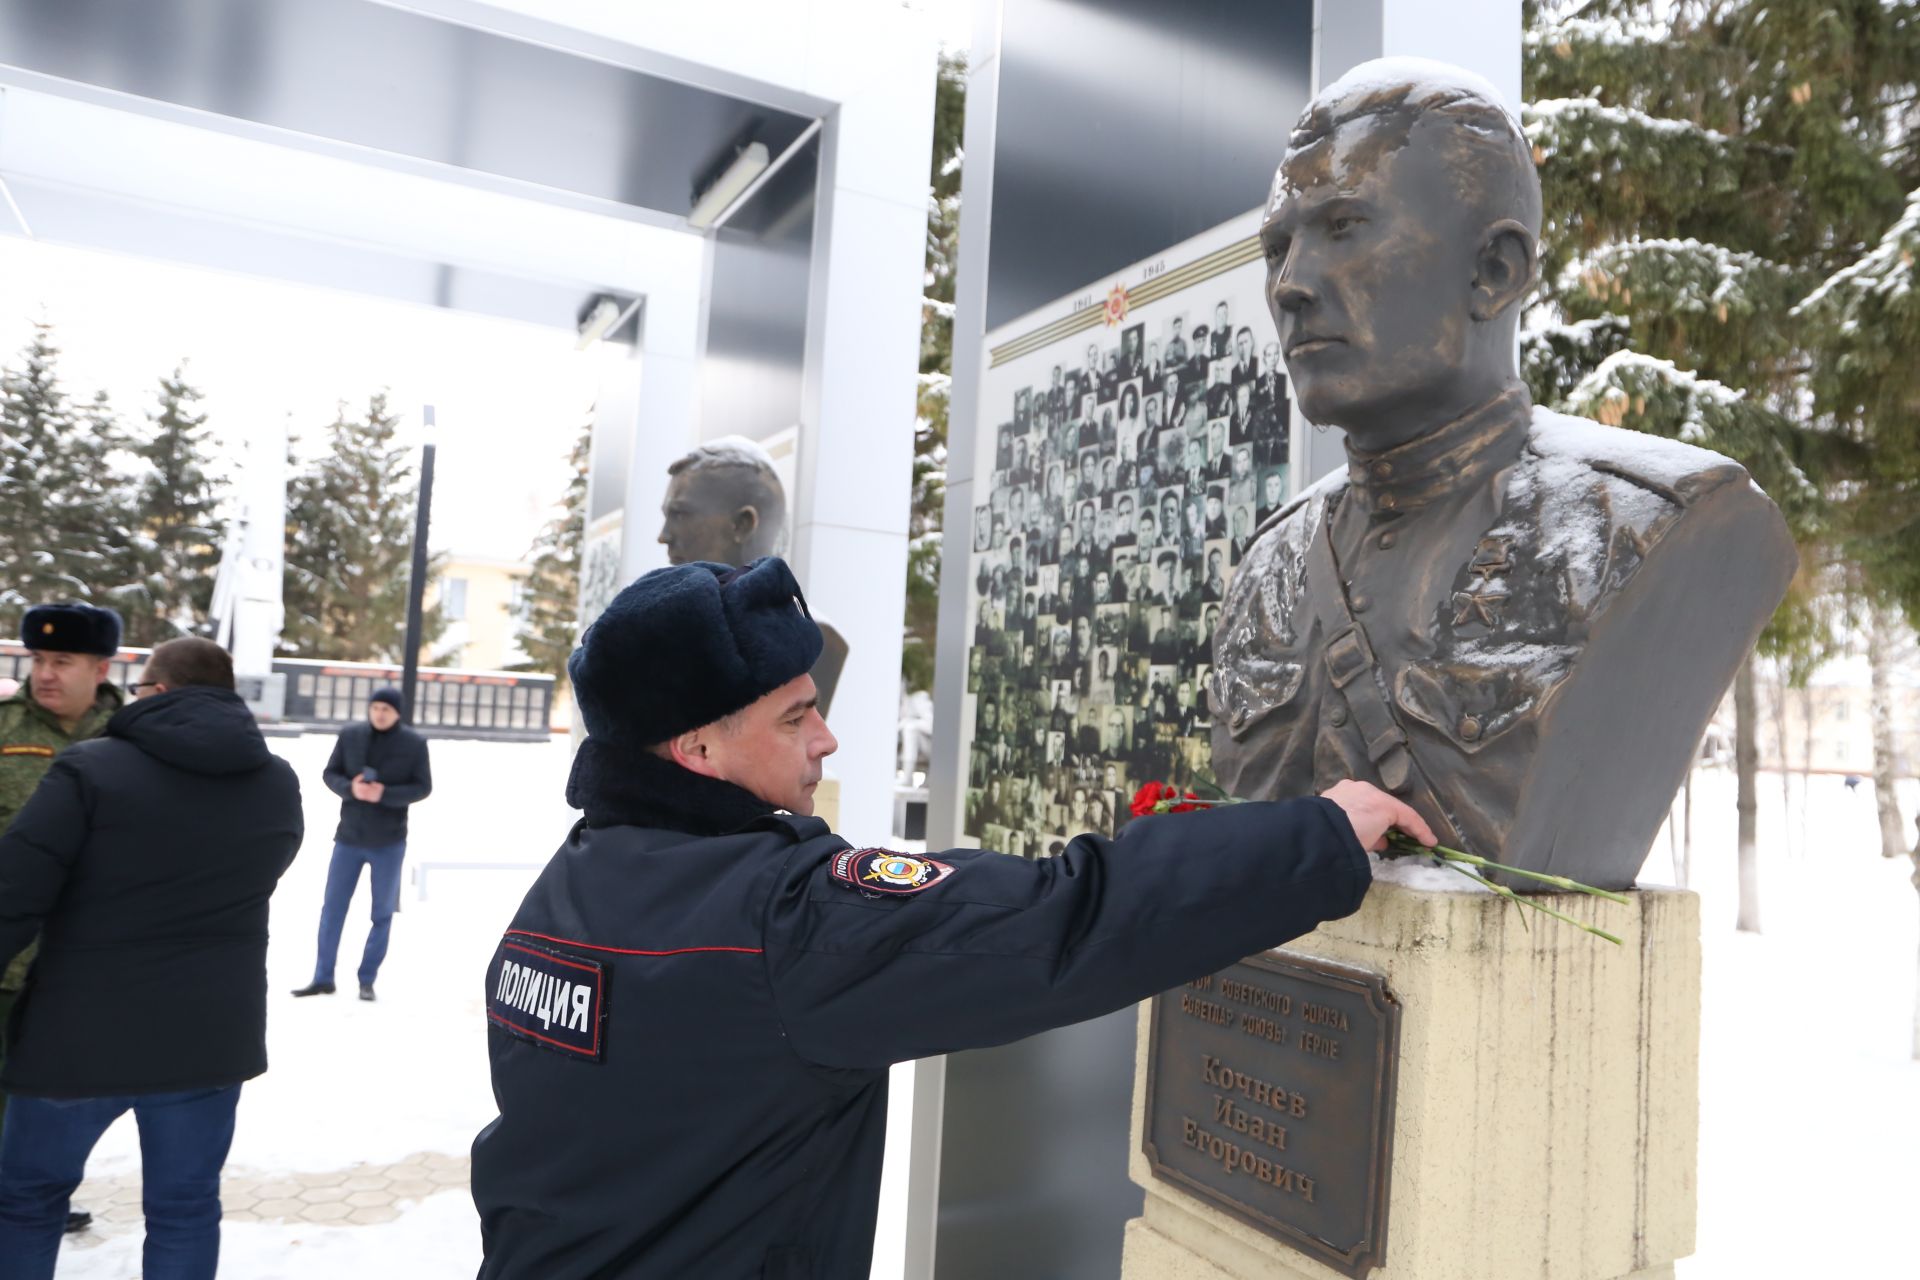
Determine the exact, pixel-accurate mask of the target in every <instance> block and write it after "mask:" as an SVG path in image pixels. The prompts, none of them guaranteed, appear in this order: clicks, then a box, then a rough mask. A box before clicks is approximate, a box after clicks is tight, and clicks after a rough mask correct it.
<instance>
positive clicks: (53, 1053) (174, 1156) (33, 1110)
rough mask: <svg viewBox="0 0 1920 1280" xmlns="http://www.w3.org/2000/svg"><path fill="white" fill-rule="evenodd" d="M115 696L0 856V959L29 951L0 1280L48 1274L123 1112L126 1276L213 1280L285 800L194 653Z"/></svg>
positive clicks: (261, 1045)
mask: <svg viewBox="0 0 1920 1280" xmlns="http://www.w3.org/2000/svg"><path fill="white" fill-rule="evenodd" d="M134 689H135V692H137V693H144V695H145V696H143V697H140V698H139V699H138V700H137V701H135V702H133V703H132V704H130V705H129V706H127V707H125V708H123V709H122V710H120V711H119V712H117V713H115V715H114V716H113V718H112V719H111V720H110V721H108V723H107V729H106V734H105V736H104V737H100V738H95V739H93V740H91V741H88V742H83V743H80V744H78V745H77V746H73V747H70V748H68V749H67V750H66V751H63V752H62V753H61V754H60V755H59V756H58V757H57V758H56V759H55V760H54V762H53V767H52V768H51V769H49V770H48V772H47V776H46V778H45V780H43V781H42V782H41V784H40V786H39V788H38V789H37V790H36V791H35V792H34V793H33V798H32V799H31V800H29V801H28V802H27V804H26V807H25V808H23V809H22V810H21V811H20V814H19V816H18V817H16V818H15V819H14V820H13V825H12V826H11V827H10V828H9V829H8V830H7V834H6V835H5V837H3V838H0V956H11V955H13V954H14V953H15V952H17V951H18V950H20V948H21V947H23V946H25V945H26V944H27V943H28V942H29V941H30V940H31V939H32V938H33V937H34V936H35V935H36V934H38V935H39V937H40V953H39V956H38V958H37V959H35V961H34V963H33V967H32V969H30V970H29V971H28V974H27V984H26V989H25V990H24V991H23V992H22V994H21V997H20V1001H19V1003H18V1004H17V1005H16V1006H15V1008H14V1011H13V1016H12V1019H11V1023H10V1025H9V1027H8V1036H7V1042H8V1055H7V1063H6V1068H5V1071H4V1073H3V1074H0V1086H3V1087H4V1088H5V1089H6V1091H7V1092H8V1093H9V1094H10V1095H12V1101H11V1104H10V1106H9V1108H8V1114H7V1125H6V1130H5V1133H4V1135H0V1280H48V1278H49V1277H51V1276H52V1275H53V1268H54V1258H55V1254H56V1252H57V1250H58V1248H59V1242H60V1235H61V1228H62V1226H63V1225H64V1220H65V1218H66V1213H67V1201H68V1197H69V1196H70V1195H71V1194H72V1192H73V1189H74V1188H75V1187H76V1186H78V1185H79V1183H80V1179H81V1176H82V1174H83V1172H84V1171H85V1167H86V1160H87V1155H88V1153H89V1152H90V1151H92V1149H93V1145H94V1143H95V1142H97V1141H98V1140H99V1137H100V1135H101V1134H102V1133H104V1132H105V1131H106V1129H107V1126H108V1125H110V1124H112V1123H113V1121H114V1120H115V1119H117V1118H118V1117H119V1116H121V1115H122V1114H124V1113H125V1112H127V1111H129V1110H131V1111H132V1112H133V1113H134V1117H135V1119H136V1120H137V1121H138V1123H139V1125H140V1149H141V1156H142V1164H143V1173H144V1182H145V1185H144V1189H143V1195H144V1202H145V1207H146V1218H147V1237H146V1251H145V1274H146V1275H148V1276H149V1277H155V1278H157V1277H161V1276H165V1277H169V1280H200V1278H201V1277H208V1278H210V1277H212V1276H213V1274H214V1269H215V1265H216V1263H217V1260H218V1257H219V1251H220V1167H221V1165H222V1164H223V1163H224V1162H225V1161H226V1157H227V1147H228V1145H229V1144H230V1143H231V1141H232V1139H233V1124H234V1107H235V1105H236V1104H237V1103H238V1101H239V1097H240V1085H241V1082H243V1081H246V1080H251V1079H252V1078H253V1077H255V1076H257V1075H259V1074H260V1073H261V1072H263V1071H265V1070H266V1069H267V1040H266V1022H267V1008H266V999H267V968H266V960H267V900H268V898H269V896H270V895H271V894H272V893H273V889H274V886H275V884H277V883H278V881H279V879H280V876H281V873H282V872H284V871H285V870H286V869H287V867H288V865H289V864H290V863H291V862H292V861H293V856H294V854H295V852H296V851H298V849H299V848H300V836H301V829H302V823H301V816H300V784H299V782H298V781H297V780H296V779H295V777H294V774H293V770H292V769H291V768H290V767H289V766H288V765H287V763H286V762H285V761H283V760H280V759H279V758H277V757H276V756H274V755H273V754H272V753H271V752H269V751H268V750H267V744H266V740H265V739H264V738H262V737H261V736H260V730H259V728H258V727H257V726H256V725H255V724H254V721H253V716H252V715H251V713H249V712H248V710H247V705H246V703H244V702H242V701H241V700H240V698H239V696H238V695H237V694H235V693H234V691H233V663H232V661H231V660H230V659H229V658H228V657H227V654H226V652H225V651H224V650H223V649H221V648H220V646H218V645H216V644H214V643H213V642H212V641H210V640H202V639H198V638H186V639H180V640H169V641H167V642H166V643H165V644H162V645H161V646H160V647H158V648H157V649H155V650H154V651H153V656H152V657H151V659H149V661H148V663H147V669H146V672H145V674H144V676H143V677H142V678H141V680H140V682H139V683H138V684H136V685H135V686H134Z"/></svg>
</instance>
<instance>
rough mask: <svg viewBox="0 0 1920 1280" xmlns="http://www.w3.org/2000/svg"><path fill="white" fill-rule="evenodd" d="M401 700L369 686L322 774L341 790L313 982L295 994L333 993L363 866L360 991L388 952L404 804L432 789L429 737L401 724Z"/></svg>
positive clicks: (366, 990) (403, 848)
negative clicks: (368, 924) (366, 913)
mask: <svg viewBox="0 0 1920 1280" xmlns="http://www.w3.org/2000/svg"><path fill="white" fill-rule="evenodd" d="M405 710H406V705H405V702H404V701H403V699H402V698H401V696H400V691H399V690H398V689H395V688H393V687H391V686H388V687H387V688H384V689H375V690H374V691H373V697H372V698H371V699H370V700H369V701H368V703H367V718H366V720H364V721H362V722H361V723H359V724H350V725H348V726H347V727H346V728H344V729H342V730H341V731H340V738H339V740H338V741H337V742H335V743H334V744H333V755H332V756H331V757H330V758H329V759H328V760H327V768H326V772H325V773H323V774H322V775H321V777H322V778H323V779H324V780H325V781H326V784H327V790H329V791H331V792H333V793H334V794H335V795H337V796H339V797H340V825H339V827H338V828H337V829H336V830H335V831H334V833H333V861H332V862H331V863H329V864H328V866H327V893H326V897H325V898H323V899H322V900H321V903H320V947H319V954H318V956H317V957H316V958H315V960H314V962H313V981H312V982H309V983H308V984H307V985H306V986H304V987H301V988H300V989H299V990H297V991H295V992H294V993H293V994H294V995H296V996H330V995H332V994H333V991H334V986H333V966H334V961H335V959H336V958H337V957H338V956H339V954H340V930H341V929H342V928H343V927H344V926H345V925H346V922H347V906H348V904H350V903H351V902H352V901H353V890H354V887H355V886H356V885H358V884H359V883H360V868H361V867H365V868H366V869H367V889H368V891H369V893H370V894H371V895H372V897H373V927H372V928H371V929H369V930H367V945H366V949H365V950H363V951H362V952H361V953H360V974H359V977H360V998H361V999H362V1000H371V999H373V982H374V979H375V978H378V977H379V976H380V962H381V961H383V960H385V959H386V958H387V938H388V935H389V934H391V933H392V931H393V913H394V912H395V911H397V910H399V908H400V864H401V863H402V862H404V861H406V857H407V807H408V806H409V805H414V804H418V803H419V802H420V801H422V800H425V799H426V798H427V795H428V793H430V792H431V791H432V790H433V771H432V770H431V769H430V768H429V767H428V765H427V740H426V739H425V738H423V737H421V736H420V735H419V734H417V733H415V732H414V731H413V730H412V729H410V728H408V727H407V726H406V725H404V724H401V723H400V718H401V715H402V714H403V713H404V711H405Z"/></svg>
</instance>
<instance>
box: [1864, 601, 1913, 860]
mask: <svg viewBox="0 0 1920 1280" xmlns="http://www.w3.org/2000/svg"><path fill="white" fill-rule="evenodd" d="M1898 626H1899V622H1898V619H1897V618H1896V616H1895V614H1894V611H1893V610H1891V609H1888V608H1886V607H1885V606H1883V605H1875V606H1874V607H1873V609H1872V610H1871V612H1870V614H1869V616H1868V620H1867V669H1868V671H1869V672H1870V673H1871V678H1872V690H1873V692H1872V696H1871V697H1870V698H1869V700H1868V712H1867V714H1868V716H1869V718H1870V719H1871V720H1872V722H1873V798H1874V801H1875V803H1876V804H1878V805H1879V808H1880V856H1881V857H1883V858H1898V857H1900V856H1901V855H1902V854H1904V853H1906V852H1907V840H1906V835H1907V831H1906V824H1905V823H1904V822H1902V821H1901V820H1900V798H1899V796H1897V795H1896V794H1894V789H1893V788H1894V783H1895V782H1896V781H1897V779H1896V778H1895V777H1894V759H1893V681H1892V676H1891V669H1892V666H1893V648H1894V644H1895V643H1896V637H1897V628H1898Z"/></svg>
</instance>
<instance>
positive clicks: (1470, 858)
mask: <svg viewBox="0 0 1920 1280" xmlns="http://www.w3.org/2000/svg"><path fill="white" fill-rule="evenodd" d="M1387 843H1388V844H1389V845H1391V846H1392V848H1393V849H1394V850H1397V851H1398V852H1399V854H1400V855H1401V856H1406V855H1418V854H1430V855H1434V856H1437V857H1440V858H1444V859H1445V860H1446V861H1448V862H1464V863H1466V864H1467V865H1468V866H1470V867H1485V868H1487V869H1488V870H1491V871H1504V872H1506V873H1507V874H1508V875H1514V876H1525V877H1526V878H1527V879H1529V880H1537V881H1539V882H1540V883H1542V884H1550V885H1552V886H1553V887H1554V888H1556V889H1565V890H1567V891H1568V892H1570V893H1587V894H1592V895H1593V896H1594V897H1596V898H1605V899H1606V900H1607V901H1608V902H1617V903H1619V904H1620V905H1621V906H1623V907H1625V906H1631V905H1633V904H1632V901H1631V900H1630V899H1628V898H1626V897H1624V896H1623V895H1621V894H1618V893H1613V892H1610V891H1608V890H1606V889H1596V888H1594V887H1593V886H1592V885H1590V884H1581V883H1580V882H1579V881H1578V880H1569V879H1567V878H1566V877H1565V876H1550V875H1547V874H1546V873H1545V872H1542V871H1526V870H1523V869H1521V868H1520V867H1510V866H1508V865H1506V864H1505V863H1504V862H1494V861H1492V860H1491V859H1489V858H1482V857H1479V856H1478V855H1476V854H1471V853H1462V852H1461V851H1460V850H1458V849H1448V848H1446V847H1444V846H1442V845H1434V846H1433V847H1432V848H1428V847H1427V846H1426V845H1423V844H1421V843H1420V842H1419V841H1418V840H1415V839H1414V838H1413V837H1412V836H1410V835H1407V834H1406V833H1404V832H1401V831H1390V832H1388V833H1387Z"/></svg>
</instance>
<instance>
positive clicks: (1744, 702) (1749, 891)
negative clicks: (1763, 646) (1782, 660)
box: [1733, 654, 1760, 933]
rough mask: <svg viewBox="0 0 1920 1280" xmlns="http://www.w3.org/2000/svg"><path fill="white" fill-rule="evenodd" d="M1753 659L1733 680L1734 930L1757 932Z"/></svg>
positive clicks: (1756, 736) (1756, 753) (1757, 803)
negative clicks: (1735, 793)
mask: <svg viewBox="0 0 1920 1280" xmlns="http://www.w3.org/2000/svg"><path fill="white" fill-rule="evenodd" d="M1753 662H1754V659H1753V655H1752V654H1748V655H1747V659H1746V661H1745V662H1742V663H1741V664H1740V670H1739V671H1737V672H1735V673H1734V677H1733V768H1734V774H1735V776H1736V778H1737V779H1738V788H1739V800H1738V808H1739V812H1740V914H1739V917H1738V918H1737V919H1736V920H1735V921H1734V926H1733V927H1734V928H1736V929H1739V930H1741V931H1743V932H1746V933H1759V932H1760V849H1759V839H1760V833H1759V816H1760V813H1759V811H1760V797H1759V794H1758V792H1759V787H1758V778H1757V777H1756V775H1757V774H1758V772H1759V763H1760V760H1759V757H1760V746H1759V725H1758V723H1757V721H1758V720H1759V714H1758V711H1759V708H1758V707H1757V706H1756V705H1755V704H1756V702H1757V701H1758V700H1757V699H1756V698H1755V696H1754V678H1753Z"/></svg>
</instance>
